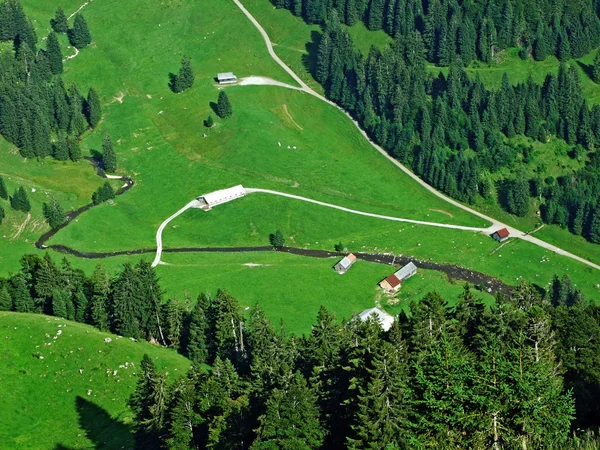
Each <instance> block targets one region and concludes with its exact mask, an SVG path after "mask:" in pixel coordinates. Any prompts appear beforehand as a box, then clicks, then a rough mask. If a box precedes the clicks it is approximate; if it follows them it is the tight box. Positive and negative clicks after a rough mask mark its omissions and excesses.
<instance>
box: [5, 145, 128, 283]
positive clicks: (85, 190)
mask: <svg viewBox="0 0 600 450" xmlns="http://www.w3.org/2000/svg"><path fill="white" fill-rule="evenodd" d="M0 176H2V178H3V179H4V182H5V184H6V187H7V189H8V192H9V195H12V194H13V192H14V191H15V190H16V189H17V188H18V187H19V186H23V187H24V188H25V189H26V191H27V194H28V197H29V201H30V203H31V207H32V210H31V217H30V219H29V220H27V214H25V213H22V212H17V211H14V210H13V209H11V208H10V203H9V202H8V201H5V200H3V199H0V204H1V205H2V206H3V207H4V210H5V212H6V218H5V220H4V222H3V223H2V225H0V267H1V268H2V270H1V271H0V275H1V274H3V273H5V271H6V270H11V269H14V268H15V267H16V264H17V261H18V259H19V258H20V257H21V256H22V255H23V254H24V253H26V252H31V251H34V247H33V245H32V244H33V242H35V240H36V239H37V238H38V237H39V236H40V235H41V234H42V233H43V232H44V231H46V230H47V229H48V225H47V224H46V222H45V221H44V218H43V216H42V204H43V203H44V202H47V201H48V200H49V199H50V198H52V197H54V198H56V199H57V200H58V201H59V202H60V204H61V205H62V206H63V208H64V209H65V210H66V211H68V210H71V209H75V208H77V207H79V206H82V205H84V204H86V203H89V202H90V201H91V197H92V193H93V192H94V191H95V190H96V189H97V188H98V187H99V186H100V185H101V184H102V183H103V180H102V179H100V178H99V177H98V176H97V175H96V173H95V170H94V169H93V168H92V166H91V165H90V164H89V163H88V162H87V161H81V162H79V163H72V162H58V161H54V160H52V159H50V158H47V159H46V160H44V161H42V162H39V161H34V160H24V159H23V158H22V157H21V156H20V155H19V154H16V153H15V152H14V148H11V147H10V146H9V144H8V143H7V142H6V141H5V140H0ZM115 186H116V185H115ZM26 220H27V224H26V225H25V226H24V227H22V231H21V232H19V230H20V229H21V226H22V225H23V223H25V221H26Z"/></svg>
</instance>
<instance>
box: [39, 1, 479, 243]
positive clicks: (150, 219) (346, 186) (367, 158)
mask: <svg viewBox="0 0 600 450" xmlns="http://www.w3.org/2000/svg"><path fill="white" fill-rule="evenodd" d="M109 3H110V2H109ZM138 3H139V1H138V2H130V3H128V4H127V5H126V6H125V7H123V6H121V7H120V8H116V7H115V8H112V7H111V6H110V4H108V5H106V6H105V7H102V8H99V7H97V6H96V4H94V3H91V4H90V5H88V7H86V9H85V10H84V12H85V14H86V17H87V20H88V23H89V24H90V28H91V29H92V33H93V35H94V44H93V45H92V48H89V49H84V50H83V51H82V52H81V53H80V55H79V56H78V57H77V58H75V59H74V60H71V61H69V62H68V63H67V73H66V75H65V77H66V78H67V80H68V81H76V82H78V84H79V85H81V86H82V87H83V88H85V87H86V86H87V85H88V84H90V85H94V86H96V87H97V88H98V90H99V91H100V93H101V95H102V97H103V100H104V101H105V102H106V103H107V105H106V106H105V120H104V121H103V123H102V125H101V127H100V128H101V129H100V130H99V132H97V133H95V134H94V135H92V136H90V138H89V139H87V140H86V145H87V146H88V147H89V148H96V149H97V148H98V147H99V145H100V138H101V135H102V133H103V132H109V133H110V134H111V135H112V136H113V140H114V141H115V142H116V145H115V146H116V149H117V151H118V153H119V164H120V166H121V167H122V168H123V169H122V170H123V171H126V172H128V173H131V174H133V175H134V176H135V178H136V181H137V185H136V188H134V189H133V191H132V192H130V193H128V194H127V196H125V197H123V198H121V199H119V200H118V201H117V202H116V203H117V207H111V206H110V205H106V206H102V207H100V208H98V209H97V210H94V211H92V212H90V213H89V214H86V215H85V216H83V217H81V218H80V221H79V222H78V224H76V225H75V226H70V227H69V228H68V229H67V230H65V231H64V232H61V233H60V234H59V235H57V237H56V239H55V241H54V242H55V243H56V242H61V243H68V244H71V243H77V244H78V246H81V244H82V243H83V244H85V248H87V249H90V250H93V249H102V248H106V247H109V246H110V247H111V248H132V247H137V246H151V245H152V243H153V236H154V233H155V229H156V227H157V226H158V224H159V223H160V222H161V221H162V220H163V219H164V218H165V217H166V216H168V215H169V214H171V213H172V211H173V210H175V209H177V208H179V207H180V205H181V204H183V203H185V202H187V201H188V200H189V199H190V198H192V197H193V196H196V195H199V194H201V193H203V192H207V191H210V190H213V189H216V188H222V187H225V186H228V185H231V184H234V183H239V182H242V183H244V184H246V185H255V186H260V187H270V188H275V189H280V190H287V191H292V192H297V193H299V194H304V195H307V196H314V197H317V198H321V199H324V200H329V201H334V202H337V203H342V204H347V205H350V206H355V207H358V206H359V205H358V204H357V202H360V203H362V206H364V207H365V208H367V209H368V208H373V209H375V210H379V211H387V212H388V213H391V214H395V215H401V216H409V217H410V216H413V217H414V216H416V217H421V218H425V217H427V214H429V217H430V220H440V221H445V220H447V216H446V214H443V213H433V214H432V212H431V211H429V209H442V208H444V209H448V207H447V205H445V204H444V203H443V202H441V201H439V200H437V199H436V198H434V197H433V196H431V195H429V194H426V193H424V192H422V191H421V189H420V188H419V187H418V186H417V185H416V184H415V183H414V182H412V181H410V180H408V178H407V177H405V176H403V175H402V174H400V173H399V172H398V171H397V170H396V169H394V168H393V167H391V166H390V165H389V164H388V163H387V162H385V160H383V159H382V158H381V157H380V156H379V155H377V154H376V152H375V151H374V150H373V149H371V148H370V147H369V146H368V144H367V143H365V142H364V140H363V139H362V138H361V137H360V135H359V134H358V133H357V132H356V131H354V129H353V128H352V125H351V123H350V122H349V121H348V120H347V119H346V118H345V117H344V116H343V115H342V114H341V113H340V112H338V111H336V110H335V109H333V108H331V107H328V106H326V105H323V104H321V103H320V102H319V101H318V100H316V99H313V98H311V97H309V96H307V95H305V94H303V93H298V92H290V91H287V90H283V89H280V88H273V87H248V88H238V87H233V88H230V90H229V91H228V92H229V93H230V94H229V95H230V97H231V100H232V103H233V106H234V110H235V114H234V116H233V117H232V118H231V119H228V120H225V121H218V123H217V126H216V127H215V129H213V130H210V131H208V137H207V138H206V139H204V138H203V137H202V134H203V133H204V132H205V131H206V130H205V129H204V128H203V126H202V120H203V119H204V118H205V117H206V116H207V115H208V114H209V113H210V112H211V109H210V106H209V102H210V101H214V100H215V99H216V97H217V90H216V89H215V88H214V87H213V80H212V77H214V75H215V73H216V72H218V71H222V70H233V71H234V72H236V74H238V75H239V76H244V75H250V74H261V75H267V76H272V77H274V78H277V79H281V80H283V81H289V79H288V75H287V74H285V73H284V72H283V71H282V70H280V69H279V68H278V67H276V66H274V63H273V62H272V61H271V60H270V58H269V57H268V54H267V52H266V49H265V47H264V43H263V42H262V40H261V38H260V35H259V34H258V33H257V32H256V30H255V29H254V28H253V27H252V25H251V24H250V23H249V22H248V21H247V19H246V18H245V17H244V16H243V15H242V14H241V12H239V11H238V10H237V9H236V8H235V5H233V4H231V3H218V4H217V5H214V6H211V8H208V9H209V10H210V11H205V9H204V8H201V7H197V6H193V7H192V6H189V5H187V4H183V3H173V4H170V5H169V6H165V5H159V6H157V7H156V8H147V7H146V8H141V7H140V5H138ZM35 4H36V2H34V1H33V0H32V2H31V3H30V5H33V6H34V5H35ZM123 8H126V9H125V10H123ZM133 11H135V12H136V14H138V15H139V17H138V19H137V22H136V23H139V24H142V25H143V26H144V28H143V30H144V32H143V33H139V35H138V34H135V33H131V32H130V31H129V30H123V31H121V29H120V28H119V27H117V26H115V27H107V26H106V24H117V23H120V22H121V21H122V20H123V16H127V14H128V13H129V12H131V13H133ZM40 15H41V14H40ZM164 17H169V20H168V21H165V20H163V19H164ZM40 23H41V19H40ZM158 25H160V27H159V26H158ZM190 28H192V29H193V30H195V32H193V33H192V32H190ZM231 29H236V32H238V34H239V35H240V36H241V37H240V39H239V42H243V43H244V45H239V42H238V40H236V41H235V42H233V41H232V40H230V39H227V38H226V37H225V36H228V35H229V33H230V30H231ZM196 30H201V31H196ZM213 32H214V33H215V34H214V35H213ZM178 36H182V37H185V39H177V37H178ZM165 37H171V38H172V39H171V42H169V45H168V46H167V45H166V44H164V47H163V46H161V45H158V46H157V47H156V48H154V47H153V42H164V41H165ZM204 38H207V39H204ZM167 47H168V48H167ZM173 49H176V52H175V54H174V53H173ZM182 53H186V54H189V55H190V56H191V57H192V60H193V62H194V66H195V69H196V75H197V79H196V84H195V86H194V88H193V89H191V90H190V91H189V92H186V93H184V94H180V95H174V94H172V93H171V92H170V91H169V90H168V88H167V86H166V81H167V76H166V75H167V73H168V72H169V71H173V70H176V69H177V65H178V61H179V58H180V56H181V54H182ZM138 55H141V57H139V56H138ZM121 93H122V94H124V98H123V103H119V102H117V101H114V100H113V97H115V96H118V95H120V94H121ZM283 105H287V107H288V111H289V113H290V114H291V115H292V117H293V118H294V120H295V121H296V123H298V125H299V126H300V127H302V128H303V130H300V128H298V127H297V126H296V125H295V124H294V122H293V121H292V120H291V119H290V118H289V117H288V115H287V114H286V112H285V110H284V107H283ZM278 142H281V143H282V144H283V146H282V147H281V148H280V147H279V146H278V144H277V143H278ZM287 145H291V146H297V151H287V150H288V149H287ZM290 150H293V149H290ZM170 174H185V176H171V177H169V178H168V179H167V180H168V182H167V180H166V179H165V175H167V176H168V175H170ZM349 180H351V181H349ZM353 180H361V181H360V182H355V181H353ZM296 183H298V187H296V188H294V187H293V186H296ZM374 197H377V198H374ZM398 200H400V201H398ZM449 212H450V213H451V214H453V215H454V217H455V220H456V221H457V222H460V223H469V224H476V225H480V224H481V221H480V220H478V219H474V218H472V217H471V216H469V215H467V214H465V213H463V212H461V211H458V210H453V209H452V208H450V210H449ZM436 216H437V217H436ZM108 229H110V230H111V231H112V235H113V236H111V239H106V230H108Z"/></svg>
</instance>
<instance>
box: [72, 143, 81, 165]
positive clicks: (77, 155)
mask: <svg viewBox="0 0 600 450" xmlns="http://www.w3.org/2000/svg"><path fill="white" fill-rule="evenodd" d="M69 158H71V161H73V162H77V161H81V158H82V155H81V147H80V146H79V141H78V140H77V139H69Z"/></svg>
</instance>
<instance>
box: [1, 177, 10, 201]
mask: <svg viewBox="0 0 600 450" xmlns="http://www.w3.org/2000/svg"><path fill="white" fill-rule="evenodd" d="M0 198H3V199H4V200H8V191H7V190H6V185H5V184H4V178H2V176H1V175H0Z"/></svg>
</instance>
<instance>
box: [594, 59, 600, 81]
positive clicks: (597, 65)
mask: <svg viewBox="0 0 600 450" xmlns="http://www.w3.org/2000/svg"><path fill="white" fill-rule="evenodd" d="M592 80H593V81H594V83H597V84H600V51H598V52H597V53H596V57H595V58H594V65H593V66H592Z"/></svg>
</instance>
